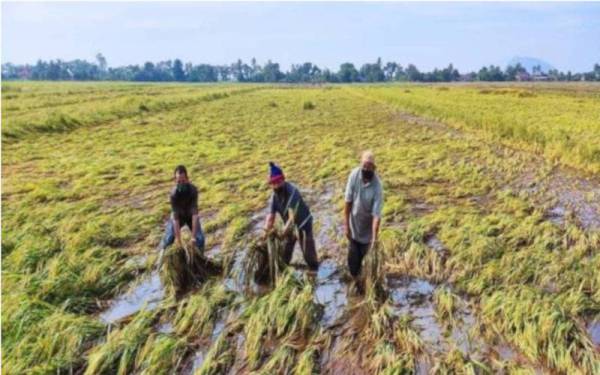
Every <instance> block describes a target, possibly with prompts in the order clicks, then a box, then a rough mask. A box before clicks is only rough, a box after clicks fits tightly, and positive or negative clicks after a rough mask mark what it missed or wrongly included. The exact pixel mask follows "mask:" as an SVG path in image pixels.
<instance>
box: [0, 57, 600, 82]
mask: <svg viewBox="0 0 600 375" xmlns="http://www.w3.org/2000/svg"><path fill="white" fill-rule="evenodd" d="M2 79H3V80H50V81H62V80H72V81H100V80H107V81H138V82H221V81H233V82H289V83H319V82H332V83H335V82H340V83H350V82H391V81H409V82H452V81H518V80H527V81H529V80H544V81H600V65H599V64H594V67H593V69H592V70H591V71H589V72H583V73H580V72H578V73H572V72H570V71H569V72H561V71H558V70H556V69H553V70H550V71H548V72H542V70H541V68H540V67H539V66H536V67H534V68H533V69H532V71H531V72H528V71H527V70H526V69H525V68H524V67H523V66H521V65H520V64H516V65H509V66H507V67H506V68H505V69H502V68H501V67H499V66H495V65H490V66H485V67H482V68H481V69H479V70H478V71H476V72H468V73H464V74H461V73H460V72H459V71H458V70H457V69H456V68H455V67H454V66H453V65H452V64H449V65H448V66H447V67H445V68H443V69H438V68H436V69H433V70H432V71H429V72H422V71H420V70H419V69H418V68H417V67H416V66H415V65H413V64H408V65H407V66H406V67H403V66H402V65H400V64H397V63H395V62H387V63H385V64H384V63H382V61H381V58H379V59H377V61H376V62H374V63H367V64H363V65H362V66H361V67H360V68H357V67H355V65H354V64H352V63H349V62H347V63H343V64H341V65H340V67H339V69H338V71H331V70H329V69H321V68H319V67H318V66H317V65H315V64H313V63H310V62H306V63H303V64H293V65H292V66H291V68H290V69H289V70H288V71H282V69H281V68H280V66H279V64H278V63H274V62H272V61H270V60H269V61H267V63H265V64H263V65H260V64H258V63H257V62H256V59H252V60H251V61H250V63H249V64H248V63H245V62H243V61H242V60H238V61H236V62H234V63H232V64H229V65H210V64H198V65H194V64H192V63H185V64H184V63H183V62H182V61H181V60H180V59H175V60H167V61H161V62H158V63H153V62H146V63H144V64H143V65H127V66H120V67H108V65H107V62H106V58H105V57H104V56H103V55H102V54H97V55H96V61H95V62H89V61H86V60H79V59H77V60H73V61H62V60H50V61H42V60H39V61H38V62H37V63H36V64H35V65H30V64H23V65H16V64H11V63H5V64H2Z"/></svg>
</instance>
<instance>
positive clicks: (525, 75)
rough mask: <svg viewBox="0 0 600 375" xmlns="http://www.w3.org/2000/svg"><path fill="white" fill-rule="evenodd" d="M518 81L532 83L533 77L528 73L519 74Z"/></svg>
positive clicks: (516, 77)
mask: <svg viewBox="0 0 600 375" xmlns="http://www.w3.org/2000/svg"><path fill="white" fill-rule="evenodd" d="M515 79H516V80H517V81H531V75H530V74H529V73H527V72H519V73H517V74H516V75H515Z"/></svg>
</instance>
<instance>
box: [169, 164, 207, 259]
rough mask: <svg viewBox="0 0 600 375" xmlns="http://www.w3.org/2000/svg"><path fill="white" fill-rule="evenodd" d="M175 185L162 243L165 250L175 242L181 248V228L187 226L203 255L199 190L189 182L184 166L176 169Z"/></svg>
mask: <svg viewBox="0 0 600 375" xmlns="http://www.w3.org/2000/svg"><path fill="white" fill-rule="evenodd" d="M174 175H175V183H176V184H177V185H176V186H175V187H174V188H173V189H172V190H171V194H170V201H171V210H172V214H171V217H170V218H169V221H168V222H167V227H166V230H165V235H164V236H163V238H162V240H161V242H160V249H161V250H164V249H166V248H167V247H169V246H170V245H171V244H173V242H177V244H178V245H179V246H181V228H182V227H183V226H187V227H188V228H190V230H191V231H192V243H193V244H194V245H195V246H196V248H197V249H198V250H199V251H200V252H201V253H202V252H203V251H204V233H202V226H201V225H200V217H199V216H198V189H197V188H196V186H194V184H192V183H191V182H190V180H189V177H188V174H187V170H186V168H185V167H184V166H183V165H179V166H177V168H175V172H174Z"/></svg>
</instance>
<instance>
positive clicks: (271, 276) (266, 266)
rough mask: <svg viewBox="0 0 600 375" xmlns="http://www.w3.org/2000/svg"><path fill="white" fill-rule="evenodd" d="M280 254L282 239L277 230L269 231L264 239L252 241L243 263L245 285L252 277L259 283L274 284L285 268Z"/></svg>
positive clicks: (281, 252)
mask: <svg viewBox="0 0 600 375" xmlns="http://www.w3.org/2000/svg"><path fill="white" fill-rule="evenodd" d="M282 254H283V241H282V240H281V238H280V236H279V235H278V233H277V232H271V233H269V234H268V235H267V237H266V239H262V238H258V239H255V240H254V241H252V243H251V244H250V246H249V247H248V254H247V256H246V261H245V263H244V275H245V280H244V281H245V283H246V285H248V284H249V283H250V281H251V279H252V278H253V279H254V281H255V282H256V283H259V284H269V285H275V284H276V280H277V278H278V277H279V276H280V275H281V273H282V271H283V269H284V268H285V262H284V261H283V258H282Z"/></svg>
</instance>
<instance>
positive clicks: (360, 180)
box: [344, 151, 383, 278]
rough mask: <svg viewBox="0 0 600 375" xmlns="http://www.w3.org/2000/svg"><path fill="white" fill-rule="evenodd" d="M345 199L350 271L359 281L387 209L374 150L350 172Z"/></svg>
mask: <svg viewBox="0 0 600 375" xmlns="http://www.w3.org/2000/svg"><path fill="white" fill-rule="evenodd" d="M344 199H345V202H346V205H345V207H344V231H345V234H346V237H347V238H348V241H349V248H348V268H349V269H350V274H351V275H352V277H354V278H357V277H358V276H359V275H360V269H361V266H362V260H363V258H364V257H365V255H366V254H367V251H368V250H369V248H370V247H371V246H372V244H374V243H375V241H377V235H378V232H379V224H380V222H381V210H382V207H383V188H382V186H381V181H380V180H379V176H377V174H376V173H375V157H374V156H373V153H372V152H371V151H365V152H363V154H362V157H361V163H360V166H358V167H356V168H354V169H353V170H352V172H351V173H350V176H349V177H348V183H347V184H346V192H345V195H344Z"/></svg>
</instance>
